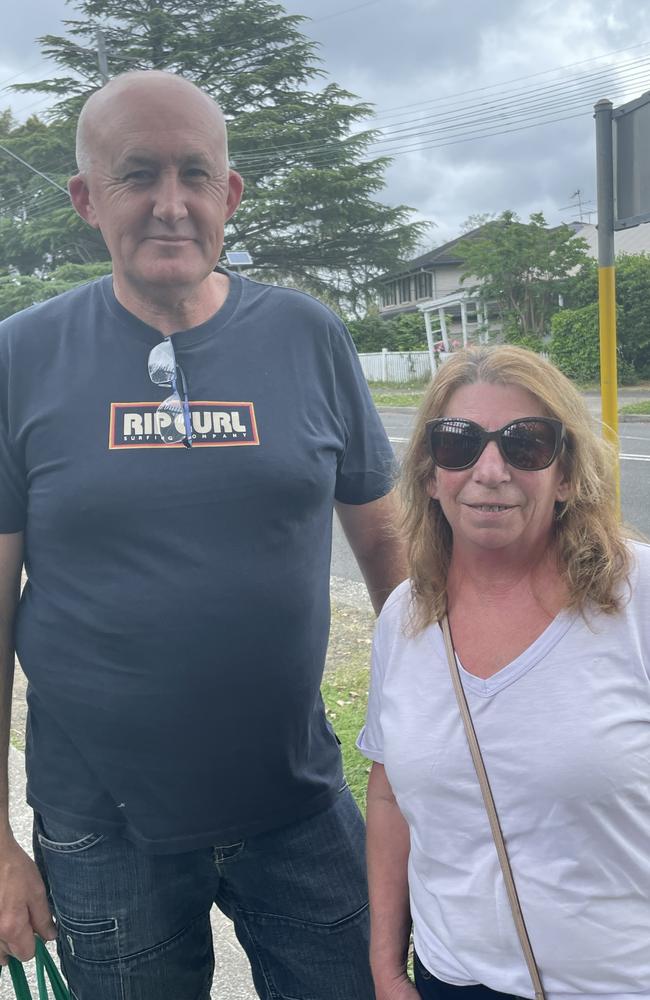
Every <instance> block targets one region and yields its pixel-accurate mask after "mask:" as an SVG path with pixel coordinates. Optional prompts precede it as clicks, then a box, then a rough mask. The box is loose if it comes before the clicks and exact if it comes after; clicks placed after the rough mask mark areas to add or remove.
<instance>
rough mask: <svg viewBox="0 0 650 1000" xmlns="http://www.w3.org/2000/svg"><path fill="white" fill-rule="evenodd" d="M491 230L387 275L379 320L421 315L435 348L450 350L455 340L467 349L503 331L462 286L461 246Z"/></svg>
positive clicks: (494, 313) (482, 229) (493, 315)
mask: <svg viewBox="0 0 650 1000" xmlns="http://www.w3.org/2000/svg"><path fill="white" fill-rule="evenodd" d="M491 225H493V223H491V222H487V223H485V225H483V226H479V227H478V228H477V229H472V230H470V231H469V232H468V233H463V235H462V236H458V237H456V239H455V240H450V241H449V242H448V243H444V244H443V245H442V246H440V247H436V249H435V250H430V251H429V253H425V254H422V256H421V257H416V258H415V260H412V261H409V262H408V263H406V264H405V265H404V267H403V268H402V269H401V270H399V271H394V272H392V273H391V274H388V275H386V277H385V278H383V279H382V280H381V284H380V292H379V294H380V305H379V314H380V316H382V317H383V318H385V319H389V318H390V317H392V316H399V315H400V314H401V313H405V312H416V311H419V312H421V313H422V314H423V317H424V323H425V326H426V331H427V340H428V342H429V345H430V348H431V345H432V344H434V342H435V343H437V344H438V346H439V347H440V348H444V349H445V350H449V346H450V338H453V337H456V336H458V338H459V340H460V339H462V343H463V345H466V344H467V343H468V342H469V341H470V340H479V341H484V342H487V341H488V340H489V337H490V333H495V332H497V331H498V330H500V329H501V323H500V319H499V315H498V310H497V309H496V308H495V309H488V308H487V307H486V306H485V305H484V304H483V303H481V302H480V301H479V298H478V296H477V295H476V294H472V292H470V291H469V289H468V287H467V285H464V284H463V282H462V281H461V277H462V274H463V271H464V261H463V256H462V254H461V251H460V247H459V245H460V243H461V242H462V241H465V240H472V239H476V238H477V237H482V236H485V234H486V231H488V230H489V228H490V226H491ZM471 284H472V282H471V281H470V282H468V285H470V286H471Z"/></svg>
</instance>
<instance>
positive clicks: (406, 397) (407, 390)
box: [368, 380, 428, 406]
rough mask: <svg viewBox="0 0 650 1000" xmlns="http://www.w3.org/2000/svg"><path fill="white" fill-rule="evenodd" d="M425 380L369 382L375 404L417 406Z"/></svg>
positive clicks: (422, 395) (420, 400) (421, 396)
mask: <svg viewBox="0 0 650 1000" xmlns="http://www.w3.org/2000/svg"><path fill="white" fill-rule="evenodd" d="M427 384H428V383H427V382H423V381H422V380H418V381H415V382H369V383H368V387H369V389H370V394H371V396H372V398H373V400H374V402H375V406H419V405H420V403H421V402H422V399H423V398H424V391H425V389H426V386H427Z"/></svg>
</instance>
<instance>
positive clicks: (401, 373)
mask: <svg viewBox="0 0 650 1000" xmlns="http://www.w3.org/2000/svg"><path fill="white" fill-rule="evenodd" d="M359 361H360V362H361V368H362V369H363V374H364V375H365V376H366V381H368V382H412V381H413V380H414V379H418V378H427V379H428V378H430V377H431V363H430V361H429V352H428V351H387V350H383V351H377V352H375V353H373V354H360V355H359Z"/></svg>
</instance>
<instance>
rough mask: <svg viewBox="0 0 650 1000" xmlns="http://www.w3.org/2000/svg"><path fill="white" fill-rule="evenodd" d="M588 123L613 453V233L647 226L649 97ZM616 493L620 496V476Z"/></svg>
mask: <svg viewBox="0 0 650 1000" xmlns="http://www.w3.org/2000/svg"><path fill="white" fill-rule="evenodd" d="M594 118H595V119H596V180H597V188H598V314H599V320H600V391H601V401H602V418H603V435H604V437H605V438H606V439H607V440H608V441H611V442H612V444H613V445H614V446H615V447H616V448H617V450H618V401H617V377H616V267H615V249H614V232H615V230H617V229H630V228H632V227H633V226H638V225H640V224H641V223H642V222H647V221H648V220H650V173H649V171H648V162H650V91H649V92H648V93H646V94H643V96H642V97H639V98H638V99H637V100H636V101H629V102H628V103H627V104H622V105H621V106H620V108H613V107H612V102H611V101H607V100H603V101H598V103H597V104H596V105H595V107H594ZM617 489H619V492H620V470H619V471H618V481H617Z"/></svg>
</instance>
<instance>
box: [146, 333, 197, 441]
mask: <svg viewBox="0 0 650 1000" xmlns="http://www.w3.org/2000/svg"><path fill="white" fill-rule="evenodd" d="M148 368H149V378H150V379H151V381H152V382H153V384H154V385H161V386H169V387H170V388H171V390H172V394H171V396H168V397H167V399H163V401H162V403H161V404H160V406H159V407H158V409H157V410H156V416H155V426H156V432H157V434H158V436H159V437H160V440H161V441H163V442H164V444H178V443H179V442H180V441H182V443H183V444H184V445H185V447H186V448H191V447H192V418H191V416H190V400H189V396H188V393H187V381H186V379H185V375H184V374H183V369H182V368H181V366H180V365H178V364H177V363H176V355H175V354H174V345H173V344H172V338H171V337H166V338H165V339H164V340H163V341H162V343H160V344H156V346H155V347H153V348H152V350H151V353H150V354H149V363H148ZM179 376H180V384H181V389H182V395H181V393H180V392H179V390H178V377H179Z"/></svg>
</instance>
